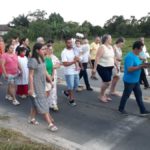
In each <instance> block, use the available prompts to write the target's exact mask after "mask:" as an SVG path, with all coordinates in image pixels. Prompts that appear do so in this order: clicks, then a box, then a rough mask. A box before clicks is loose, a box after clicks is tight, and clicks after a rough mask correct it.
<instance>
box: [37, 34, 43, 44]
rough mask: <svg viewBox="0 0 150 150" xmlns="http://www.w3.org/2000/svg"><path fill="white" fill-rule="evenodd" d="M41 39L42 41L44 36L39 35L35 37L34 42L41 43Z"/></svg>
mask: <svg viewBox="0 0 150 150" xmlns="http://www.w3.org/2000/svg"><path fill="white" fill-rule="evenodd" d="M41 41H42V42H44V38H43V37H41V36H40V37H38V38H37V39H36V42H37V43H41ZM44 43H45V42H44Z"/></svg>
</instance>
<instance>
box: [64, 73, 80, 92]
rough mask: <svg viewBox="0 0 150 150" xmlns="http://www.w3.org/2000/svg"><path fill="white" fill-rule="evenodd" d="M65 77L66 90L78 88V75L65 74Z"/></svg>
mask: <svg viewBox="0 0 150 150" xmlns="http://www.w3.org/2000/svg"><path fill="white" fill-rule="evenodd" d="M65 79H66V83H67V89H68V90H74V89H77V88H78V85H79V75H78V74H72V75H65Z"/></svg>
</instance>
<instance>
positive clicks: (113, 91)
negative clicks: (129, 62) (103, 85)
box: [110, 37, 124, 96]
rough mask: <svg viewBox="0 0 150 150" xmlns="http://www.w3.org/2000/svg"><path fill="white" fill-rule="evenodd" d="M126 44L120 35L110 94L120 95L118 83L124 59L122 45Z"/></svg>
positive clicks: (117, 41) (116, 44)
mask: <svg viewBox="0 0 150 150" xmlns="http://www.w3.org/2000/svg"><path fill="white" fill-rule="evenodd" d="M123 45H124V38H123V37H120V38H118V39H117V40H116V43H115V45H114V46H113V48H114V53H115V65H114V68H113V79H112V81H111V86H110V95H114V96H119V94H118V93H117V92H116V85H117V83H118V81H119V79H120V73H121V71H120V68H121V61H122V47H123Z"/></svg>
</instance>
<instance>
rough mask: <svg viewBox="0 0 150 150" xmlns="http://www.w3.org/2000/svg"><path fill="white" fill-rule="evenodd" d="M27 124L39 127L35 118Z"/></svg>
mask: <svg viewBox="0 0 150 150" xmlns="http://www.w3.org/2000/svg"><path fill="white" fill-rule="evenodd" d="M29 123H30V124H33V125H39V122H38V121H36V120H35V118H33V119H31V120H29Z"/></svg>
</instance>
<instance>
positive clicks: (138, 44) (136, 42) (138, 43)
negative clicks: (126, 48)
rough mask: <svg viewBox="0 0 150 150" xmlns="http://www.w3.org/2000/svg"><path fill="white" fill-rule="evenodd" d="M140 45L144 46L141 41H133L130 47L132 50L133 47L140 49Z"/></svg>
mask: <svg viewBox="0 0 150 150" xmlns="http://www.w3.org/2000/svg"><path fill="white" fill-rule="evenodd" d="M142 46H144V44H143V43H142V42H141V41H135V42H134V43H133V46H132V48H133V50H134V49H140V48H141V47H142Z"/></svg>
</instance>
